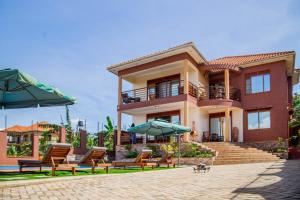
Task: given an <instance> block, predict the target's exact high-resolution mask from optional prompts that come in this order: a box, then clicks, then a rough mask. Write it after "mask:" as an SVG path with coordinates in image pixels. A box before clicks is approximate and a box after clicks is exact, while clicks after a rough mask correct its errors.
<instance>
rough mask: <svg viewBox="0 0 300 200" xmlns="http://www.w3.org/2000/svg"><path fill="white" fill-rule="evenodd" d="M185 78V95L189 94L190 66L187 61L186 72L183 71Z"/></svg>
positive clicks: (185, 62)
mask: <svg viewBox="0 0 300 200" xmlns="http://www.w3.org/2000/svg"><path fill="white" fill-rule="evenodd" d="M183 76H184V88H183V90H184V94H189V66H188V63H187V61H184V71H183Z"/></svg>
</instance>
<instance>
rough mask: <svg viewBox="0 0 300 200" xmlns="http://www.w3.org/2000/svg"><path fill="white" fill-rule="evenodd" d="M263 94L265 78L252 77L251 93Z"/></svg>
mask: <svg viewBox="0 0 300 200" xmlns="http://www.w3.org/2000/svg"><path fill="white" fill-rule="evenodd" d="M259 92H263V76H252V77H251V93H259Z"/></svg>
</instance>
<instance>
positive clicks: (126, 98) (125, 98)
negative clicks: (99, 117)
mask: <svg viewBox="0 0 300 200" xmlns="http://www.w3.org/2000/svg"><path fill="white" fill-rule="evenodd" d="M121 96H122V101H123V103H131V98H130V97H129V96H128V93H123V94H122V95H121Z"/></svg>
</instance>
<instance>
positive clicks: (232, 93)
mask: <svg viewBox="0 0 300 200" xmlns="http://www.w3.org/2000/svg"><path fill="white" fill-rule="evenodd" d="M199 94H200V95H199V99H200V100H212V99H225V86H207V87H200V88H199ZM229 98H230V99H231V100H235V101H240V100H241V91H240V89H238V88H234V87H230V88H229Z"/></svg>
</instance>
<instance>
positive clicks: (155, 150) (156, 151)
mask: <svg viewBox="0 0 300 200" xmlns="http://www.w3.org/2000/svg"><path fill="white" fill-rule="evenodd" d="M147 147H148V148H149V149H151V150H152V157H154V158H157V157H160V156H161V153H160V148H159V146H157V145H147Z"/></svg>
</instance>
